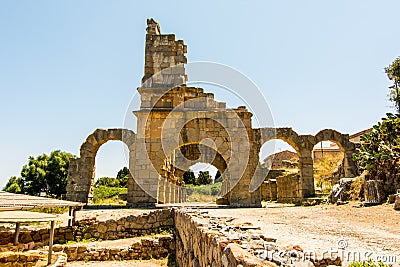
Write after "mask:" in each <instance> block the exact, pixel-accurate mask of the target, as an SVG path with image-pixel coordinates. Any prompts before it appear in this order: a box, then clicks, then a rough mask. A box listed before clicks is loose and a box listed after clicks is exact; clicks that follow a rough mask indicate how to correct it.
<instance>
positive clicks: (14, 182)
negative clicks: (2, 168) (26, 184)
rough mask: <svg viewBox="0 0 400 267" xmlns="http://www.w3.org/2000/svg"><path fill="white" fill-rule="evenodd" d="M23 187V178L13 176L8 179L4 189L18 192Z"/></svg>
mask: <svg viewBox="0 0 400 267" xmlns="http://www.w3.org/2000/svg"><path fill="white" fill-rule="evenodd" d="M22 188H23V183H22V178H21V177H19V178H17V177H15V176H13V177H11V178H10V179H8V182H7V184H6V186H5V187H4V188H3V190H4V191H6V192H10V193H15V194H18V193H21V192H22Z"/></svg>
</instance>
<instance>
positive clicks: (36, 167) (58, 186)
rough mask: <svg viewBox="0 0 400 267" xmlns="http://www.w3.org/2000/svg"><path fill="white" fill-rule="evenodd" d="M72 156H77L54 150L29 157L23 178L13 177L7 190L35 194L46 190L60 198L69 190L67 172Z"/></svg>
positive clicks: (24, 167) (47, 193)
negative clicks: (47, 153) (48, 153)
mask: <svg viewBox="0 0 400 267" xmlns="http://www.w3.org/2000/svg"><path fill="white" fill-rule="evenodd" d="M71 157H75V156H73V155H72V154H70V153H67V152H61V151H60V150H56V151H53V152H51V153H50V155H46V154H43V155H40V156H37V157H36V158H34V157H29V160H28V164H27V165H24V166H23V167H22V171H21V178H15V177H11V178H10V180H9V181H8V183H7V185H6V187H5V190H7V191H9V192H11V191H14V192H19V193H24V194H28V195H33V196H37V195H40V193H42V192H44V193H46V195H47V196H51V197H57V198H60V197H61V196H62V195H63V194H65V193H66V192H67V189H66V188H67V174H68V167H69V159H70V158H71ZM17 185H18V186H19V188H18V186H17ZM19 189H20V190H19Z"/></svg>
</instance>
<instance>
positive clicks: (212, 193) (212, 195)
mask: <svg viewBox="0 0 400 267" xmlns="http://www.w3.org/2000/svg"><path fill="white" fill-rule="evenodd" d="M186 187H187V188H186V192H187V195H188V202H214V201H215V199H216V198H217V197H218V196H220V195H221V188H222V182H219V183H215V184H207V185H191V184H189V185H186Z"/></svg>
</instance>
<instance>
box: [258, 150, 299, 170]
mask: <svg viewBox="0 0 400 267" xmlns="http://www.w3.org/2000/svg"><path fill="white" fill-rule="evenodd" d="M298 161H299V156H298V155H297V153H296V152H292V151H289V150H285V151H282V152H278V153H275V154H272V155H269V156H268V157H266V158H265V159H264V162H263V166H264V167H267V166H271V170H280V169H285V168H287V167H288V165H296V164H297V163H298Z"/></svg>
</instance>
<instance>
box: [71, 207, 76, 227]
mask: <svg viewBox="0 0 400 267" xmlns="http://www.w3.org/2000/svg"><path fill="white" fill-rule="evenodd" d="M75 221H76V209H72V226H74V225H75Z"/></svg>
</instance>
